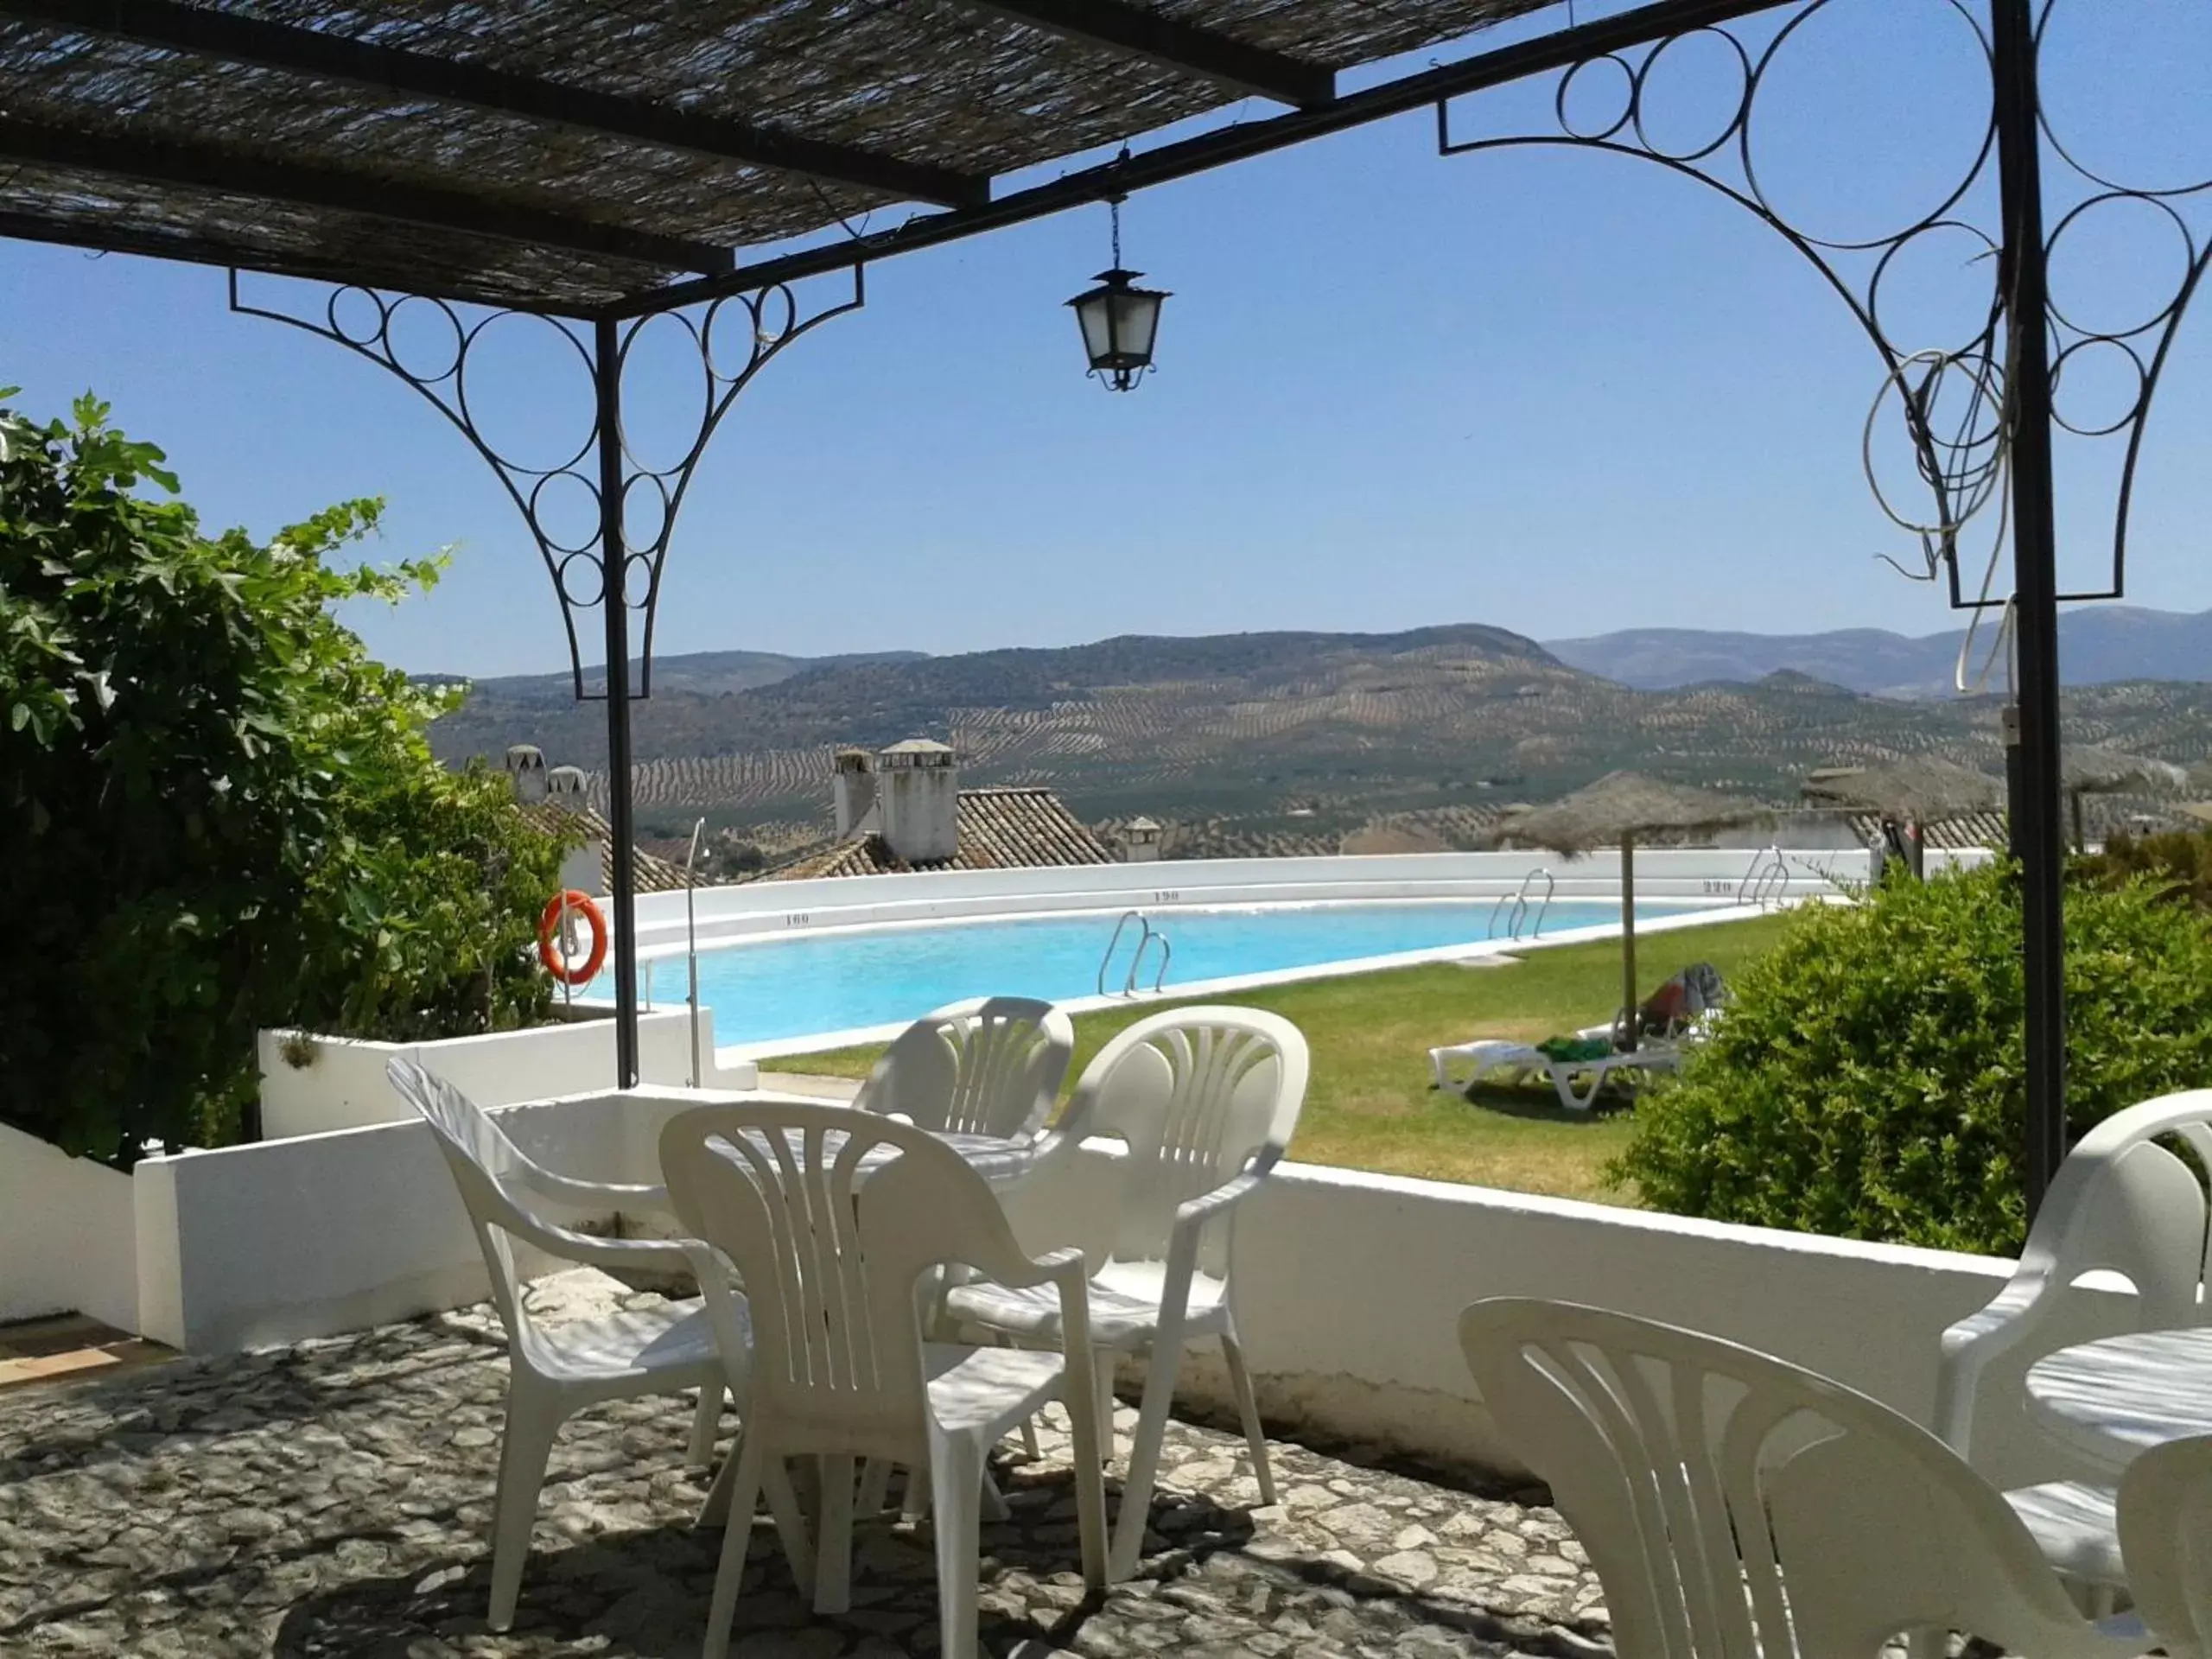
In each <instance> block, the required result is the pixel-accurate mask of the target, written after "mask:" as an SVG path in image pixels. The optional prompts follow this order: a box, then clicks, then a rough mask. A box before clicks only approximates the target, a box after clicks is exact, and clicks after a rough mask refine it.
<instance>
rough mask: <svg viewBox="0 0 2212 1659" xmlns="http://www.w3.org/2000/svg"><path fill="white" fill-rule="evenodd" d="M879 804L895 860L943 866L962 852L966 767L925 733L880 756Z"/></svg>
mask: <svg viewBox="0 0 2212 1659" xmlns="http://www.w3.org/2000/svg"><path fill="white" fill-rule="evenodd" d="M875 769H876V773H877V777H876V797H875V798H876V805H877V809H878V810H879V811H880V813H881V815H882V821H883V829H882V835H883V839H884V841H885V842H886V843H887V845H888V846H889V847H890V849H891V852H892V855H893V857H894V858H900V859H904V860H905V861H906V862H907V863H909V864H942V863H944V862H945V861H947V860H949V859H950V858H952V857H954V856H955V855H957V854H958V852H959V851H960V768H959V767H958V766H957V764H955V762H954V759H953V753H952V751H951V750H950V749H949V748H947V747H945V746H944V744H942V743H932V742H931V741H930V740H929V739H928V738H925V737H910V738H908V739H907V740H906V741H905V742H903V743H893V745H892V746H891V747H889V748H887V749H886V750H884V751H883V753H880V754H879V755H878V756H876V766H875Z"/></svg>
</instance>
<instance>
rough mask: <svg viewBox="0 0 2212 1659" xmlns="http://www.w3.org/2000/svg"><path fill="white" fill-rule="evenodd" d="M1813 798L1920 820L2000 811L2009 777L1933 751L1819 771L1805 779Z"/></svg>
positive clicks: (1807, 788) (1919, 821)
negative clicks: (2003, 776) (1902, 758)
mask: <svg viewBox="0 0 2212 1659" xmlns="http://www.w3.org/2000/svg"><path fill="white" fill-rule="evenodd" d="M1805 795H1806V798H1808V800H1815V801H1821V802H1823V803H1826V804H1829V805H1833V806H1841V807H1847V808H1850V809H1852V810H1857V811H1860V812H1887V813H1891V814H1893V815H1894V816H1896V817H1900V818H1909V819H1910V820H1911V821H1912V822H1913V823H1938V822H1940V821H1941V820H1942V819H1944V818H1962V817H1966V816H1967V814H1968V813H1970V812H1995V811H2001V810H2003V809H2004V806H2005V780H2004V779H2001V778H1993V777H1991V776H1990V775H1989V774H1988V773H1987V772H1976V771H1975V770H1974V768H1973V767H1971V766H1960V765H1958V764H1957V763H1956V762H1955V761H1950V760H1938V759H1936V757H1935V756H1933V755H1916V756H1914V757H1913V758H1912V759H1910V760H1890V761H1885V762H1883V763H1881V764H1880V765H1878V766H1853V767H1851V768H1849V769H1848V770H1846V769H1843V768H1840V767H1839V768H1835V769H1832V770H1828V771H1823V772H1815V773H1814V774H1813V775H1812V776H1811V777H1809V778H1808V779H1806V780H1805Z"/></svg>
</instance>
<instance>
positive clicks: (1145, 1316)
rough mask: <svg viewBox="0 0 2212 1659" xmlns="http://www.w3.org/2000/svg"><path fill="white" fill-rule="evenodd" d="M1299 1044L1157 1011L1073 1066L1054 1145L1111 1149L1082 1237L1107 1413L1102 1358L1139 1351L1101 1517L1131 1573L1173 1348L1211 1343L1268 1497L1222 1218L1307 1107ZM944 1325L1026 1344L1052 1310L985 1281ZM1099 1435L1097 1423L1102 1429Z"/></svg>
mask: <svg viewBox="0 0 2212 1659" xmlns="http://www.w3.org/2000/svg"><path fill="white" fill-rule="evenodd" d="M1306 1064H1307V1062H1306V1039H1305V1038H1304V1037H1303V1036H1302V1035H1300V1033H1299V1030H1298V1027H1295V1026H1294V1025H1292V1024H1291V1023H1290V1021H1289V1020H1285V1019H1283V1018H1281V1016H1280V1015H1277V1014H1264V1013H1262V1012H1260V1011H1259V1010H1257V1009H1253V1008H1229V1007H1188V1008H1171V1009H1168V1010H1167V1011H1166V1012H1164V1013H1160V1014H1154V1015H1152V1016H1150V1017H1149V1018H1147V1019H1144V1020H1138V1021H1137V1022H1136V1023H1135V1025H1133V1026H1131V1027H1129V1028H1128V1030H1126V1031H1124V1032H1122V1033H1121V1034H1120V1035H1119V1036H1117V1037H1116V1038H1115V1039H1112V1040H1111V1041H1110V1042H1109V1043H1108V1044H1107V1045H1106V1046H1105V1047H1104V1048H1103V1049H1101V1050H1100V1051H1099V1052H1098V1056H1097V1058H1096V1059H1094V1060H1092V1061H1091V1063H1090V1065H1089V1066H1088V1067H1086V1068H1085V1069H1084V1074H1083V1077H1082V1078H1081V1079H1080V1080H1079V1081H1078V1082H1077V1084H1076V1089H1075V1095H1074V1096H1073V1098H1072V1099H1071V1101H1070V1102H1069V1103H1068V1109H1067V1112H1066V1114H1065V1116H1064V1117H1063V1118H1062V1120H1061V1122H1060V1130H1059V1139H1058V1142H1057V1147H1058V1149H1059V1150H1069V1149H1072V1148H1073V1147H1077V1146H1078V1145H1079V1144H1080V1143H1081V1142H1082V1141H1083V1140H1084V1137H1086V1136H1089V1135H1110V1136H1116V1137H1119V1139H1120V1140H1121V1141H1122V1142H1123V1146H1124V1156H1123V1158H1122V1162H1121V1166H1120V1176H1121V1193H1120V1204H1119V1209H1118V1214H1117V1216H1116V1222H1115V1228H1114V1233H1113V1236H1112V1237H1111V1239H1110V1240H1106V1241H1092V1243H1093V1248H1092V1249H1089V1250H1088V1251H1087V1252H1086V1254H1087V1255H1088V1256H1089V1258H1090V1260H1091V1262H1093V1264H1094V1266H1093V1269H1092V1275H1091V1281H1090V1340H1091V1342H1092V1344H1095V1346H1096V1350H1097V1356H1098V1357H1097V1361H1096V1364H1097V1386H1098V1389H1099V1393H1100V1395H1101V1396H1102V1404H1103V1405H1105V1406H1106V1407H1107V1408H1109V1410H1110V1402H1111V1399H1112V1394H1111V1384H1112V1379H1113V1366H1114V1362H1115V1357H1116V1355H1117V1354H1121V1353H1134V1352H1141V1351H1144V1350H1146V1349H1147V1348H1149V1349H1150V1350H1151V1354H1152V1363H1151V1367H1150V1370H1149V1372H1148V1374H1147V1376H1146V1379H1145V1386H1144V1400H1143V1403H1142V1405H1141V1408H1140V1409H1139V1412H1138V1417H1137V1429H1136V1436H1135V1440H1134V1441H1133V1442H1132V1443H1131V1446H1130V1449H1129V1465H1128V1474H1127V1477H1126V1478H1125V1479H1124V1480H1123V1482H1122V1503H1121V1509H1120V1510H1119V1512H1118V1513H1117V1515H1116V1517H1115V1522H1114V1548H1113V1554H1112V1556H1111V1558H1110V1566H1111V1568H1112V1571H1113V1574H1114V1576H1115V1577H1116V1579H1123V1578H1127V1577H1128V1575H1129V1574H1130V1573H1133V1572H1134V1571H1135V1569H1136V1565H1137V1558H1138V1556H1139V1554H1140V1553H1141V1551H1142V1549H1143V1546H1144V1533H1145V1523H1146V1519H1147V1515H1148V1513H1149V1511H1150V1509H1151V1504H1152V1487H1153V1481H1154V1477H1155V1475H1156V1474H1157V1472H1158V1471H1159V1465H1160V1443H1161V1440H1162V1439H1163V1438H1164V1437H1165V1435H1166V1429H1167V1412H1168V1408H1169V1406H1170V1405H1171V1404H1172V1403H1173V1399H1174V1394H1175V1375H1176V1372H1177V1370H1178V1369H1179V1366H1180V1364H1181V1363H1182V1356H1183V1344H1184V1343H1185V1341H1187V1340H1189V1339H1191V1338H1204V1337H1212V1338H1217V1340H1218V1341H1219V1342H1220V1344H1221V1347H1222V1353H1223V1356H1224V1358H1225V1359H1226V1360H1227V1362H1228V1366H1229V1377H1230V1386H1231V1387H1232V1388H1233V1389H1235V1390H1236V1408H1237V1412H1238V1414H1239V1415H1240V1417H1241V1418H1242V1420H1243V1428H1244V1438H1245V1440H1246V1441H1247V1442H1248V1443H1249V1446H1250V1447H1251V1452H1252V1471H1253V1475H1254V1477H1255V1478H1256V1479H1257V1481H1258V1482H1259V1487H1260V1501H1261V1502H1262V1503H1274V1474H1273V1471H1271V1470H1270V1469H1269V1468H1268V1442H1267V1436H1266V1435H1265V1433H1262V1429H1261V1427H1260V1411H1259V1406H1258V1403H1257V1402H1256V1401H1255V1400H1254V1398H1253V1395H1252V1378H1251V1375H1250V1373H1249V1370H1247V1369H1246V1367H1245V1363H1244V1350H1243V1344H1240V1343H1239V1342H1238V1340H1237V1336H1236V1315H1235V1313H1234V1308H1233V1301H1234V1298H1233V1294H1232V1290H1231V1286H1232V1283H1233V1275H1232V1272H1231V1268H1232V1264H1233V1262H1234V1254H1235V1226H1236V1205H1238V1203H1239V1202H1240V1201H1241V1200H1243V1198H1247V1197H1248V1196H1249V1195H1250V1193H1251V1192H1253V1190H1254V1189H1255V1188H1256V1187H1257V1186H1258V1185H1260V1183H1261V1181H1262V1180H1263V1179H1266V1177H1267V1173H1268V1171H1269V1170H1271V1169H1273V1168H1274V1166H1275V1165H1276V1163H1277V1162H1279V1161H1280V1160H1281V1158H1282V1155H1283V1152H1284V1150H1285V1148H1286V1147H1288V1145H1289V1144H1290V1137H1291V1133H1292V1131H1293V1130H1294V1129H1295V1128H1297V1126H1298V1114H1299V1109H1300V1106H1301V1105H1303V1103H1304V1102H1305V1099H1306ZM945 1311H946V1313H947V1314H948V1316H949V1317H950V1318H951V1319H954V1320H955V1321H957V1323H959V1324H961V1325H969V1326H973V1327H975V1328H976V1329H979V1330H982V1331H985V1332H994V1333H996V1334H999V1335H1002V1336H1006V1337H1009V1338H1013V1339H1014V1340H1015V1341H1017V1342H1020V1343H1021V1344H1025V1345H1034V1344H1040V1343H1052V1342H1058V1341H1060V1340H1061V1339H1062V1338H1063V1335H1064V1327H1063V1325H1061V1323H1060V1321H1059V1318H1058V1313H1057V1310H1055V1309H1054V1308H1053V1307H1052V1306H1051V1304H1050V1303H1049V1302H1048V1301H1047V1300H1045V1299H1044V1298H1042V1297H1040V1296H1039V1295H1037V1294H1035V1293H1033V1292H1025V1291H1024V1290H1022V1289H1020V1287H1016V1286H1014V1285H1011V1284H1007V1283H1005V1282H1003V1281H1002V1282H1000V1283H996V1284H993V1283H982V1282H978V1283H971V1284H963V1285H960V1286H957V1287H954V1288H953V1289H951V1290H950V1291H949V1292H948V1293H947V1294H946V1296H945ZM1106 1421H1107V1422H1108V1423H1109V1425H1110V1423H1111V1421H1112V1419H1111V1417H1110V1415H1109V1417H1108V1418H1107V1419H1106Z"/></svg>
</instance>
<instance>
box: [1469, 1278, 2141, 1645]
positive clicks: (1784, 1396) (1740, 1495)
mask: <svg viewBox="0 0 2212 1659" xmlns="http://www.w3.org/2000/svg"><path fill="white" fill-rule="evenodd" d="M1459 1340H1460V1344H1461V1345H1462V1346H1463V1347H1464V1348H1465V1351H1466V1356H1467V1364H1468V1366H1469V1368H1470V1369H1471V1370H1472V1371H1473V1373H1474V1376H1475V1381H1476V1383H1477V1385H1478V1387H1479V1388H1480V1389H1481V1390H1482V1396H1483V1402H1484V1404H1485V1405H1486V1406H1487V1407H1488V1408H1489V1409H1490V1412H1491V1416H1492V1417H1493V1418H1494V1419H1495V1420H1496V1421H1497V1426H1498V1428H1499V1431H1500V1433H1501V1434H1502V1435H1503V1440H1504V1441H1505V1444H1506V1445H1507V1446H1509V1447H1510V1449H1511V1451H1512V1452H1513V1454H1514V1455H1515V1456H1516V1457H1517V1458H1519V1459H1521V1460H1522V1461H1523V1462H1525V1463H1526V1464H1527V1465H1529V1467H1530V1468H1531V1469H1532V1470H1534V1471H1535V1473H1536V1475H1537V1476H1538V1477H1539V1478H1541V1479H1542V1480H1543V1481H1545V1482H1546V1483H1547V1484H1548V1485H1549V1486H1550V1487H1551V1490H1552V1497H1553V1499H1554V1502H1555V1503H1557V1504H1558V1506H1559V1510H1560V1514H1561V1515H1562V1516H1565V1517H1566V1518H1567V1524H1568V1525H1570V1526H1571V1527H1573V1529H1574V1533H1575V1536H1576V1537H1577V1538H1578V1539H1580V1541H1581V1543H1582V1546H1583V1548H1585V1549H1586V1550H1587V1551H1588V1552H1589V1554H1590V1560H1591V1564H1592V1566H1593V1567H1595V1568H1596V1569H1597V1573H1598V1577H1599V1580H1600V1582H1601V1583H1602V1584H1603V1585H1604V1586H1605V1605H1606V1608H1607V1610H1608V1611H1609V1612H1610V1614H1611V1618H1612V1626H1613V1642H1614V1646H1615V1648H1616V1649H1617V1650H1618V1653H1619V1654H1620V1656H1621V1659H1789V1656H1792V1655H1802V1656H1805V1659H1847V1656H1851V1655H1858V1656H1861V1659H1877V1656H1878V1655H1879V1654H1880V1653H1881V1652H1882V1650H1883V1648H1884V1646H1885V1643H1887V1642H1888V1641H1889V1640H1890V1639H1891V1637H1893V1636H1895V1635H1896V1634H1897V1633H1898V1632H1900V1631H1908V1630H1919V1629H1923V1628H1932V1629H1936V1630H1961V1631H1965V1632H1967V1633H1968V1634H1970V1635H1974V1636H1979V1637H1984V1638H1986V1639H1987V1640H1990V1641H1993V1642H1997V1643H2001V1644H2002V1645H2003V1647H2004V1649H2005V1651H2006V1652H2009V1653H2021V1654H2032V1655H2034V1656H2036V1659H2070V1656H2082V1659H2088V1656H2104V1659H2116V1656H2120V1655H2123V1654H2134V1653H2139V1652H2141V1651H2142V1650H2143V1649H2144V1647H2145V1645H2146V1644H2145V1642H2144V1640H2143V1637H2142V1636H2141V1632H2140V1629H2139V1627H2138V1626H2134V1625H2133V1624H2132V1622H2130V1623H2128V1624H2114V1625H2113V1626H2111V1627H2107V1628H2101V1627H2099V1626H2097V1625H2094V1624H2090V1623H2089V1622H2088V1621H2087V1620H2085V1619H2084V1618H2082V1616H2081V1615H2080V1614H2079V1613H2077V1612H2076V1611H2075V1609H2074V1606H2073V1605H2072V1603H2071V1602H2070V1601H2069V1599H2067V1595H2066V1592H2065V1591H2064V1590H2063V1588H2062V1587H2061V1586H2060V1584H2059V1581H2058V1579H2057V1576H2056V1574H2055V1573H2052V1571H2051V1570H2050V1567H2049V1566H2048V1565H2047V1564H2046V1563H2045V1562H2044V1559H2043V1556H2042V1554H2041V1552H2040V1551H2039V1550H2038V1549H2037V1546H2036V1542H2035V1540H2034V1539H2033V1538H2031V1536H2029V1535H2028V1531H2027V1529H2026V1528H2025V1527H2024V1525H2023V1524H2022V1523H2021V1522H2020V1519H2019V1517H2018V1516H2016V1515H2014V1514H2013V1512H2012V1510H2011V1509H2010V1508H2008V1507H2007V1506H2006V1504H2005V1501H2004V1499H2003V1498H2001V1497H1999V1495H1998V1493H1997V1491H1996V1490H1995V1488H1993V1487H1992V1486H1991V1485H1990V1484H1988V1483H1987V1482H1986V1481H1985V1480H1983V1479H1982V1478H1981V1477H1980V1476H1979V1475H1977V1474H1975V1473H1974V1471H1973V1470H1971V1469H1969V1468H1968V1467H1967V1465H1966V1463H1965V1461H1964V1460H1963V1459H1961V1458H1959V1457H1958V1456H1957V1455H1956V1454H1955V1453H1954V1452H1951V1451H1950V1450H1949V1448H1948V1447H1947V1446H1944V1445H1943V1444H1942V1442H1941V1441H1940V1440H1936V1438H1935V1436H1933V1435H1932V1434H1930V1433H1928V1432H1927V1431H1926V1430H1925V1429H1923V1428H1921V1427H1918V1426H1917V1425H1916V1424H1915V1423H1913V1422H1911V1421H1909V1420H1908V1419H1906V1418H1904V1417H1903V1416H1900V1415H1899V1414H1897V1413H1896V1412H1894V1411H1891V1409H1890V1408H1888V1407H1887V1406H1885V1405H1882V1404H1881V1403H1879V1402H1877V1401H1874V1400H1870V1399H1868V1398H1867V1397H1866V1395H1861V1394H1858V1393H1856V1392H1854V1391H1853V1390H1852V1389H1847V1388H1845V1387H1843V1386H1842V1385H1841V1384H1840V1383H1834V1382H1831V1381H1829V1380H1828V1379H1827V1378H1825V1377H1821V1376H1815V1375H1814V1374H1813V1373H1812V1372H1809V1371H1805V1370H1799V1369H1798V1368H1797V1367H1796V1366H1794V1365H1788V1364H1785V1363H1783V1362H1782V1361H1780V1360H1778V1359H1775V1358H1772V1357H1769V1356H1767V1355H1764V1354H1761V1353H1758V1352H1756V1351H1753V1350H1751V1349H1748V1348H1741V1347H1738V1346H1737V1345H1736V1344H1733V1343H1727V1342H1722V1341H1719V1340H1718V1339H1717V1338H1712V1337H1706V1336H1700V1335H1698V1334H1697V1333H1696V1332H1689V1331H1681V1330H1677V1329H1675V1328H1674V1327H1672V1326H1669V1325H1655V1324H1652V1323H1650V1322H1649V1321H1648V1320H1644V1319H1634V1318H1631V1317H1630V1316H1629V1315H1627V1314H1624V1313H1608V1312H1605V1311H1604V1310H1602V1309H1599V1308H1592V1307H1581V1306H1574V1305H1573V1304H1569V1303H1562V1302H1542V1301H1531V1300H1520V1299H1507V1300H1497V1301H1484V1302H1478V1303H1476V1304H1475V1305H1474V1306H1471V1307H1470V1308H1468V1309H1467V1310H1466V1311H1465V1313H1462V1314H1461V1315H1460V1318H1459Z"/></svg>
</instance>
